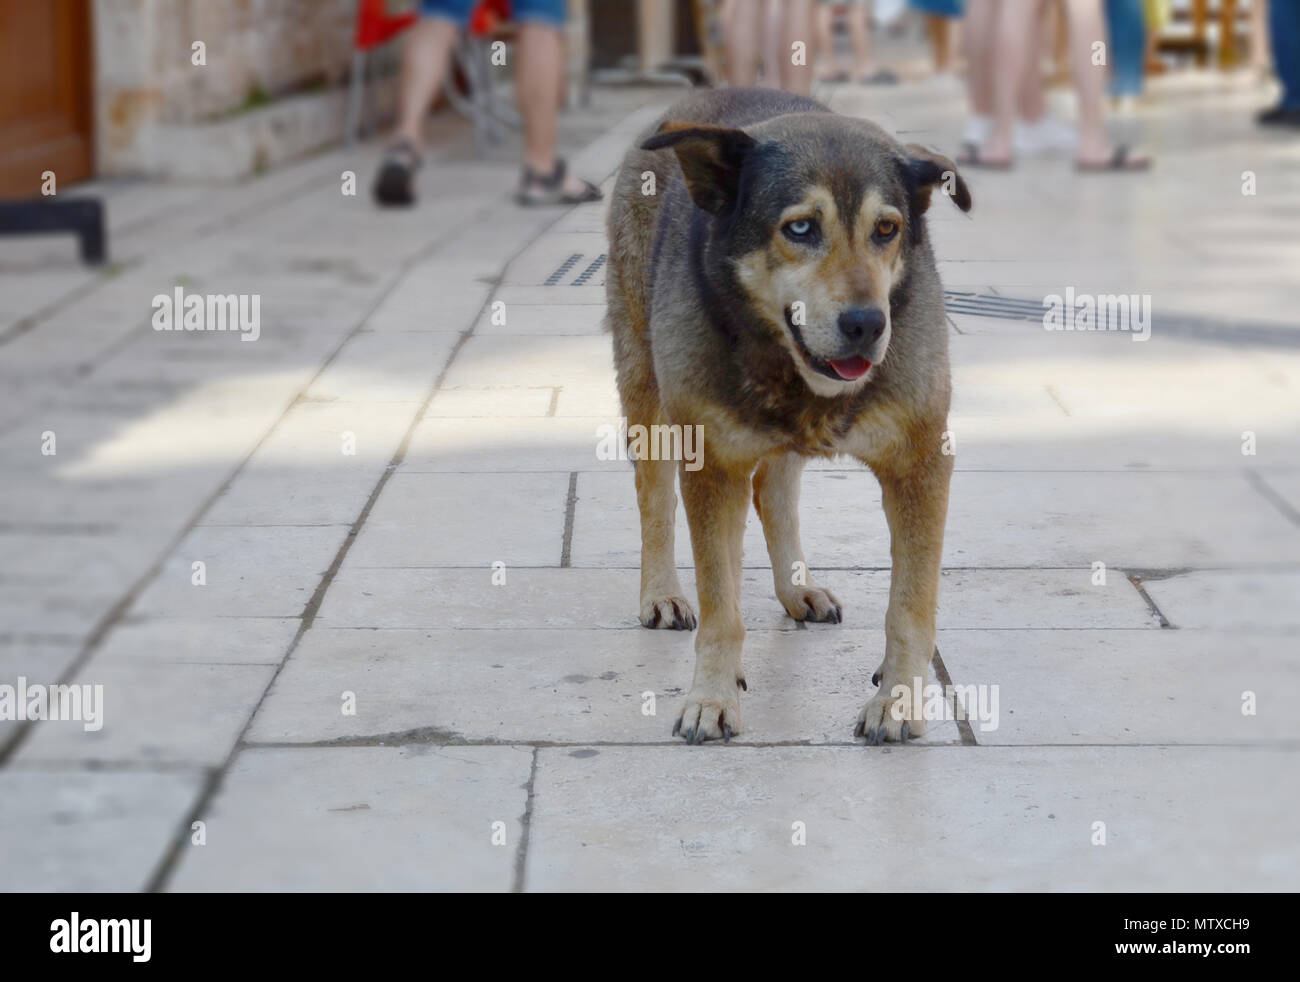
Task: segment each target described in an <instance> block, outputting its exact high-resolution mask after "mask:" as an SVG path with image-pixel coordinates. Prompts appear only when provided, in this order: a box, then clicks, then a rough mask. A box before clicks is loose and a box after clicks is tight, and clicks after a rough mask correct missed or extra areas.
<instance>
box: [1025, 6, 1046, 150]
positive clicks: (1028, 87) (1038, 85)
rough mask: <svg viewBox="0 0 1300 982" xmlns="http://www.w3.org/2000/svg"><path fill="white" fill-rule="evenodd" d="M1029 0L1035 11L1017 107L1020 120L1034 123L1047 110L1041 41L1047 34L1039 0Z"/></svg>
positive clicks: (1039, 120) (1030, 26)
mask: <svg viewBox="0 0 1300 982" xmlns="http://www.w3.org/2000/svg"><path fill="white" fill-rule="evenodd" d="M1029 2H1030V3H1031V4H1032V6H1033V7H1034V8H1035V9H1036V11H1037V12H1036V13H1035V14H1034V15H1033V16H1032V18H1031V19H1030V24H1029V52H1028V55H1027V57H1026V58H1025V65H1024V69H1023V70H1022V71H1021V73H1020V93H1019V96H1018V99H1019V102H1018V107H1019V110H1020V118H1021V119H1022V120H1024V121H1025V122H1026V123H1030V124H1036V123H1039V122H1041V121H1042V119H1043V117H1044V115H1045V114H1046V112H1047V101H1046V98H1045V97H1044V95H1043V87H1044V86H1043V43H1044V39H1045V37H1046V34H1047V32H1046V29H1045V28H1046V26H1047V18H1046V17H1044V16H1043V4H1042V2H1041V0H1029Z"/></svg>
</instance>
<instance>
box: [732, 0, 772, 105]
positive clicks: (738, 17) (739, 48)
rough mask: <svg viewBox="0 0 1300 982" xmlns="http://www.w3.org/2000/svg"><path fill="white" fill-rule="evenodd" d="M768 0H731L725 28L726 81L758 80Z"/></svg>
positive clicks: (745, 81)
mask: <svg viewBox="0 0 1300 982" xmlns="http://www.w3.org/2000/svg"><path fill="white" fill-rule="evenodd" d="M766 6H767V5H766V4H765V3H764V2H763V0H731V3H730V7H729V9H728V11H727V18H726V20H724V21H723V32H724V34H725V35H726V41H727V81H728V82H729V83H730V84H731V85H754V84H755V83H756V82H757V81H758V38H759V28H760V26H761V25H762V20H763V15H764V12H765V8H766Z"/></svg>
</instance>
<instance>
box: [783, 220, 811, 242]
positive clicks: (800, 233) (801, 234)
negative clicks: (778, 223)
mask: <svg viewBox="0 0 1300 982" xmlns="http://www.w3.org/2000/svg"><path fill="white" fill-rule="evenodd" d="M782 231H783V232H785V234H786V235H787V236H789V237H790V238H792V239H810V238H812V237H813V234H814V233H815V232H816V231H817V223H816V222H814V221H813V220H812V219H810V218H796V219H795V220H794V221H793V222H786V223H785V227H784V228H783V229H782Z"/></svg>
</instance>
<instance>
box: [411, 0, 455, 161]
mask: <svg viewBox="0 0 1300 982" xmlns="http://www.w3.org/2000/svg"><path fill="white" fill-rule="evenodd" d="M461 8H464V9H463V11H462V9H461ZM469 8H470V4H469V3H457V2H455V0H444V2H432V3H425V4H424V6H423V9H422V16H421V17H420V19H419V20H418V21H416V23H415V26H414V27H412V28H411V30H410V33H409V34H407V36H406V39H405V42H404V46H403V48H402V76H401V85H400V87H399V89H398V96H397V127H396V129H394V130H393V141H394V142H395V143H402V142H405V143H409V144H410V145H411V146H412V147H414V148H416V149H417V150H418V149H419V147H420V145H421V143H422V141H423V127H424V118H425V116H427V115H428V114H429V108H430V107H431V106H432V105H433V100H434V98H435V97H436V96H437V95H438V87H439V86H440V85H442V80H443V78H444V77H445V76H446V74H447V61H448V59H449V58H450V57H451V46H452V45H453V44H454V43H455V41H456V31H457V29H458V25H459V24H461V23H463V18H462V16H461V15H462V13H463V14H464V15H465V16H468V14H469Z"/></svg>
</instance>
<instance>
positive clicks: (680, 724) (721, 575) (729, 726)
mask: <svg viewBox="0 0 1300 982" xmlns="http://www.w3.org/2000/svg"><path fill="white" fill-rule="evenodd" d="M750 470H752V467H750V468H728V467H726V466H724V465H723V464H721V463H720V462H713V461H711V460H710V459H709V456H708V455H707V454H706V455H705V464H704V466H703V467H702V468H700V469H698V470H695V471H690V470H687V469H686V468H685V466H683V467H682V470H681V482H682V500H683V501H684V502H685V504H686V520H687V523H688V524H689V525H690V529H691V549H692V551H693V552H694V554H695V583H696V587H697V589H698V590H699V594H700V629H699V634H698V635H696V638H695V680H694V681H693V682H692V683H691V690H690V692H689V693H687V696H686V705H685V707H684V708H683V709H682V714H681V716H680V717H679V718H678V720H677V723H676V725H675V726H674V727H673V734H674V735H676V734H678V733H680V734H681V735H682V736H684V737H685V738H686V742H687V743H703V742H704V741H705V740H715V739H730V737H731V736H732V734H734V733H739V732H740V690H741V689H743V688H745V673H744V669H743V668H742V666H741V661H740V651H741V647H742V645H743V644H744V641H745V625H744V623H743V622H742V621H741V619H740V565H741V551H742V543H743V539H744V534H745V516H746V514H747V513H748V510H749V488H750V484H749V473H750Z"/></svg>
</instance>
